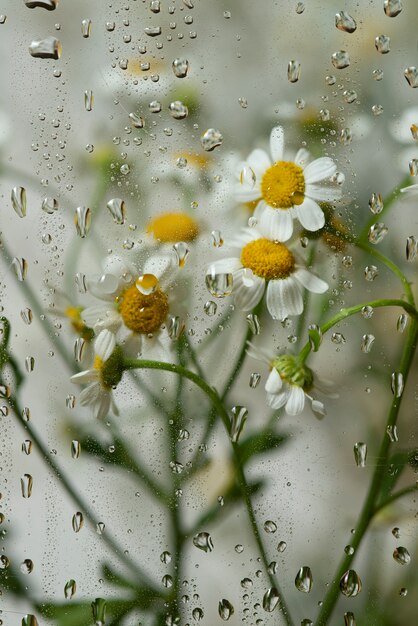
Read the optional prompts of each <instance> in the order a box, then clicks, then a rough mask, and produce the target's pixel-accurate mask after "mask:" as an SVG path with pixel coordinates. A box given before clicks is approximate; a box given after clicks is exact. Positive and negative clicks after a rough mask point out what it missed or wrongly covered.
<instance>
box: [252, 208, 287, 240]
mask: <svg viewBox="0 0 418 626" xmlns="http://www.w3.org/2000/svg"><path fill="white" fill-rule="evenodd" d="M257 221H258V227H259V230H260V231H261V232H262V233H263V234H264V236H265V237H268V239H273V240H274V241H287V240H288V239H290V237H291V236H292V233H293V219H292V216H291V214H290V212H289V211H288V210H287V209H284V210H283V209H272V208H271V207H269V206H268V205H265V209H264V210H263V211H262V212H260V217H257Z"/></svg>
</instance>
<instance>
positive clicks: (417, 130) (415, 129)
mask: <svg viewBox="0 0 418 626" xmlns="http://www.w3.org/2000/svg"><path fill="white" fill-rule="evenodd" d="M410 130H411V135H412V138H413V139H415V141H417V140H418V126H417V124H411V129H410Z"/></svg>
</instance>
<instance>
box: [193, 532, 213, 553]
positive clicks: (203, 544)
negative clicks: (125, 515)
mask: <svg viewBox="0 0 418 626" xmlns="http://www.w3.org/2000/svg"><path fill="white" fill-rule="evenodd" d="M193 545H194V546H195V547H196V548H199V550H203V552H212V550H213V541H212V537H211V536H210V534H209V533H206V532H201V533H198V534H197V535H195V536H194V537H193Z"/></svg>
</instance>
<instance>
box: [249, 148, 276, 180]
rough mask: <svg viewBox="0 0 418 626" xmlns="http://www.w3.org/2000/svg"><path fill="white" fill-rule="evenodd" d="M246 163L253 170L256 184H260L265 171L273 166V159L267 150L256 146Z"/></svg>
mask: <svg viewBox="0 0 418 626" xmlns="http://www.w3.org/2000/svg"><path fill="white" fill-rule="evenodd" d="M246 165H247V166H248V167H250V168H251V169H252V170H253V172H254V174H255V181H256V184H257V183H258V184H260V183H261V179H262V177H263V174H264V172H265V171H266V170H268V168H269V167H271V161H270V157H269V155H268V154H267V152H265V151H264V150H260V149H259V148H256V149H255V150H253V151H252V152H251V154H250V155H249V157H248V159H247V162H246Z"/></svg>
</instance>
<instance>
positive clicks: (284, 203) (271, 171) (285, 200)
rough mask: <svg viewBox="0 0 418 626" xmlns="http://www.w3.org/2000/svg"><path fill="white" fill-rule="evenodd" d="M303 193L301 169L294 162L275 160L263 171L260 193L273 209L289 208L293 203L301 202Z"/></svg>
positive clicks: (303, 181)
mask: <svg viewBox="0 0 418 626" xmlns="http://www.w3.org/2000/svg"><path fill="white" fill-rule="evenodd" d="M304 193H305V178H304V176H303V169H302V168H301V167H299V166H298V165H295V163H292V162H291V161H277V162H276V163H274V165H272V166H271V167H269V168H268V170H266V171H265V173H264V175H263V179H262V181H261V195H262V197H263V200H265V202H267V204H268V205H269V206H271V207H273V208H274V209H290V207H292V206H294V205H295V204H302V202H303V199H304Z"/></svg>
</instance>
